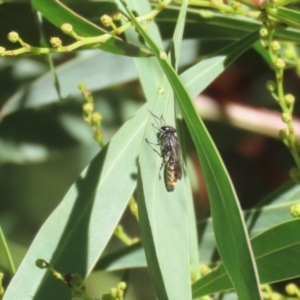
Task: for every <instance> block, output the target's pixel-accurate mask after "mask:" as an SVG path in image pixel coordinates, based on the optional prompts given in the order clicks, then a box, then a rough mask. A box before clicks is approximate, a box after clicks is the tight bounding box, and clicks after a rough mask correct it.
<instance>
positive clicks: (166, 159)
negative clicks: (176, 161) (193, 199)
mask: <svg viewBox="0 0 300 300" xmlns="http://www.w3.org/2000/svg"><path fill="white" fill-rule="evenodd" d="M171 156H172V153H171V152H168V153H167V154H166V155H165V156H164V158H163V161H162V162H161V165H160V169H159V175H158V178H159V180H160V179H161V175H160V174H161V170H162V168H163V166H165V165H166V164H167V163H168V162H169V160H170V158H171Z"/></svg>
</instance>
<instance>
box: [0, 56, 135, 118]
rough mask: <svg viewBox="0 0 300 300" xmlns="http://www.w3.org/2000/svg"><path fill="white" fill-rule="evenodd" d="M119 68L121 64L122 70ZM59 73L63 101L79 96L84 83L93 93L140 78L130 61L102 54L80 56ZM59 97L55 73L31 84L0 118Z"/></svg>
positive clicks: (4, 110) (7, 106) (10, 103)
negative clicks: (81, 83)
mask: <svg viewBox="0 0 300 300" xmlns="http://www.w3.org/2000/svg"><path fill="white" fill-rule="evenodd" d="M120 65H122V69H121V70H120ZM78 70H80V71H78ZM56 71H57V75H58V78H59V82H60V85H61V93H62V96H63V97H64V98H67V97H68V96H69V95H78V94H80V91H79V90H78V88H77V85H78V83H79V82H81V81H84V82H85V84H86V86H87V87H88V88H89V90H91V91H93V90H96V89H104V88H106V87H109V86H112V85H116V84H120V83H124V82H125V81H128V80H133V79H135V78H136V76H137V72H136V70H135V68H134V65H133V63H132V60H131V59H130V58H126V57H123V56H116V55H113V54H110V53H106V52H100V51H92V52H85V53H82V54H79V55H78V56H77V57H75V58H74V59H72V60H70V61H68V62H66V63H64V64H62V65H60V66H59V67H57V68H56ZM99 78H100V79H99ZM57 97H58V96H57V93H56V91H55V89H54V87H53V82H52V73H51V72H47V73H45V74H44V75H43V76H40V77H39V78H38V79H37V80H35V81H34V82H33V83H32V84H31V85H29V86H26V88H25V87H24V88H22V89H20V90H19V91H18V92H17V93H16V94H14V95H13V96H12V97H11V98H10V99H9V100H8V101H7V102H6V104H5V105H4V106H3V107H2V108H1V117H5V116H7V115H9V114H11V113H13V112H16V111H18V110H20V109H25V108H31V107H36V106H41V105H45V104H48V103H53V102H57V101H58V98H57Z"/></svg>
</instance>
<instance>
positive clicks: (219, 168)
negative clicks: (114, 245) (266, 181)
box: [122, 1, 261, 300]
mask: <svg viewBox="0 0 300 300" xmlns="http://www.w3.org/2000/svg"><path fill="white" fill-rule="evenodd" d="M122 3H123V5H124V7H125V8H126V10H127V12H128V13H129V14H130V17H131V19H132V22H133V23H134V24H135V26H136V27H137V29H138V30H139V32H140V33H141V35H142V36H143V38H144V39H145V40H146V42H147V43H148V45H149V47H150V48H151V49H152V51H153V53H154V54H155V56H156V57H157V59H158V61H159V63H160V65H161V67H162V69H163V70H164V72H165V74H166V75H167V77H168V80H169V82H170V84H171V86H172V88H173V91H174V93H175V95H176V98H177V100H178V102H179V104H180V108H181V110H182V114H183V117H184V119H185V121H186V123H187V126H188V129H189V131H190V133H191V136H192V138H193V141H194V143H195V146H196V149H197V152H198V156H199V158H200V160H201V163H202V167H203V171H204V174H205V178H206V183H207V188H208V192H209V196H210V201H211V209H212V215H213V222H214V228H215V234H216V240H217V244H218V248H219V252H220V255H221V257H222V260H223V262H224V264H225V267H226V270H227V271H228V273H229V274H230V279H231V280H232V282H233V284H234V287H235V289H236V291H237V294H238V297H239V298H240V299H244V300H247V299H249V300H250V299H261V295H260V290H259V279H258V275H257V270H256V266H255V263H254V259H253V255H252V252H251V247H250V244H249V240H248V235H247V231H246V229H245V225H244V222H243V218H242V215H241V210H240V208H239V204H238V201H237V199H236V195H235V192H234V189H233V187H232V184H231V182H230V179H229V177H228V174H227V171H226V169H225V167H224V165H223V162H222V160H221V158H220V156H219V154H218V152H217V150H216V148H215V146H214V144H213V142H212V140H211V138H210V136H209V134H208V132H207V131H206V128H205V126H204V124H203V123H202V121H201V120H200V119H199V116H198V114H197V112H196V110H195V108H194V106H193V103H192V100H191V98H190V96H189V94H188V92H187V91H186V89H185V87H184V85H183V83H182V82H181V80H180V78H179V77H178V76H177V74H176V73H175V71H174V69H173V68H172V67H171V66H170V64H169V62H168V60H167V57H166V55H165V53H164V52H162V51H161V50H160V49H159V48H158V47H157V46H156V44H155V43H154V42H153V40H152V39H151V37H150V36H149V35H148V34H147V33H146V32H145V31H144V29H143V28H142V26H141V25H140V24H139V23H138V22H137V21H136V19H135V17H134V15H133V14H132V12H131V11H130V10H129V9H128V7H127V5H126V3H125V2H124V1H122ZM241 265H243V268H240V266H241Z"/></svg>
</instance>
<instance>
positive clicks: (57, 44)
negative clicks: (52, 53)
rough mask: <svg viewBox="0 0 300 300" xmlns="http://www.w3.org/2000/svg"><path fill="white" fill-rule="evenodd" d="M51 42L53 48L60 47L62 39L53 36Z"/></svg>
mask: <svg viewBox="0 0 300 300" xmlns="http://www.w3.org/2000/svg"><path fill="white" fill-rule="evenodd" d="M50 44H51V46H52V47H53V48H58V47H60V46H61V44H62V43H61V40H60V38H58V37H52V38H51V39H50Z"/></svg>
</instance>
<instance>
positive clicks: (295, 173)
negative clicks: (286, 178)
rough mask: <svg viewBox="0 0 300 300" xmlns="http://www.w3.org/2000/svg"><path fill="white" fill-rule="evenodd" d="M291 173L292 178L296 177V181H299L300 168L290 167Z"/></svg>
mask: <svg viewBox="0 0 300 300" xmlns="http://www.w3.org/2000/svg"><path fill="white" fill-rule="evenodd" d="M289 175H290V177H291V178H292V179H294V180H295V181H296V182H299V169H298V168H296V167H293V168H291V169H290V172H289Z"/></svg>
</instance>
